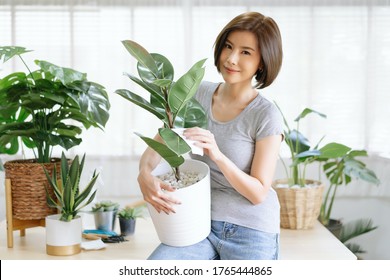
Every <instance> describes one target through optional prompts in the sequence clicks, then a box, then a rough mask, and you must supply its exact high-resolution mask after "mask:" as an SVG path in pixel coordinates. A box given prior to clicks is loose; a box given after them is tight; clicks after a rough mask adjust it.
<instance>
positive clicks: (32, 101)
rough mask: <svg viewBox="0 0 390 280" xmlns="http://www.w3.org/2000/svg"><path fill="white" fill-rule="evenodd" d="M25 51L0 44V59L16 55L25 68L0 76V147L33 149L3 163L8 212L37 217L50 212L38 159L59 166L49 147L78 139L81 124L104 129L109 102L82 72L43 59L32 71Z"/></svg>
mask: <svg viewBox="0 0 390 280" xmlns="http://www.w3.org/2000/svg"><path fill="white" fill-rule="evenodd" d="M27 52H29V50H26V49H25V48H24V47H17V46H7V47H0V60H3V61H4V62H6V61H8V60H10V59H12V58H15V57H17V58H19V59H20V60H21V61H22V62H23V64H24V65H25V66H26V70H27V71H26V72H25V73H24V72H14V73H11V74H9V75H8V76H6V77H3V78H1V79H0V104H1V105H0V108H1V110H0V147H1V148H0V153H7V154H16V153H17V152H18V151H19V150H20V147H21V145H23V146H25V147H26V148H27V149H31V150H32V151H33V153H34V155H35V158H34V159H23V160H12V161H8V162H6V163H4V167H5V175H6V179H8V180H10V182H11V183H10V184H11V189H12V216H13V217H14V218H15V219H18V220H39V219H44V218H45V217H46V215H48V214H52V213H54V212H53V210H52V209H50V208H48V207H47V205H46V202H45V199H44V197H45V190H44V187H43V184H44V182H46V178H45V175H44V173H43V172H42V167H41V164H44V166H45V168H46V169H47V170H48V172H49V173H51V172H53V166H54V164H56V165H57V169H59V168H60V164H59V161H60V160H59V158H52V152H53V148H54V147H55V146H60V147H61V148H63V149H65V150H68V149H70V148H72V147H74V146H77V145H79V144H80V143H81V141H82V139H81V138H79V137H78V136H79V135H80V134H81V133H82V131H83V129H82V127H83V128H84V129H88V128H90V127H98V128H100V129H103V128H104V126H105V125H106V123H107V120H108V118H109V108H110V103H109V99H108V95H107V92H106V91H105V89H104V87H103V86H101V85H100V84H97V83H95V82H91V81H89V80H88V79H87V75H86V74H85V73H81V72H78V71H76V70H73V69H70V68H64V67H59V66H57V65H54V64H52V63H50V62H47V61H43V60H35V64H36V65H37V66H38V67H39V69H37V70H34V71H33V70H32V69H30V67H29V66H27V64H26V62H25V61H24V59H23V57H22V55H23V54H25V53H27ZM49 191H50V190H49ZM51 192H52V191H51ZM28 193H30V194H31V193H32V194H33V196H28V195H26V194H28Z"/></svg>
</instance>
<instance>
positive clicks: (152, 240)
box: [0, 215, 356, 260]
mask: <svg viewBox="0 0 390 280" xmlns="http://www.w3.org/2000/svg"><path fill="white" fill-rule="evenodd" d="M87 216H88V215H87ZM87 218H88V217H87ZM87 228H88V229H89V228H91V227H87ZM115 229H116V230H119V225H118V224H117V225H116V228H115ZM6 233H7V230H6V222H5V221H2V222H1V223H0V259H1V260H11V259H14V260H26V259H27V260H30V259H39V260H45V259H58V260H59V259H68V260H81V259H84V260H93V259H100V260H121V259H122V260H145V259H146V258H147V257H148V256H149V255H150V253H151V252H152V251H153V250H154V248H155V247H156V246H157V245H158V244H159V240H158V237H157V234H156V232H155V230H154V227H153V223H152V221H151V219H150V218H147V219H138V220H137V224H136V230H135V234H134V235H133V236H131V237H127V239H128V241H126V242H122V243H114V244H112V243H111V244H107V247H106V248H104V249H101V250H95V251H85V250H83V251H82V252H81V253H80V254H77V255H73V256H65V257H57V256H50V255H47V254H46V244H45V228H43V227H34V228H29V229H26V235H25V236H24V237H21V236H20V235H19V231H14V232H13V236H14V246H13V248H7V237H6V236H7V234H6ZM280 248H281V251H280V259H281V260H355V259H356V256H355V255H354V254H352V253H351V252H350V251H349V250H348V249H347V248H346V247H345V246H344V245H343V244H342V243H341V242H340V241H339V240H338V239H337V238H335V237H334V236H333V235H332V234H331V233H330V232H329V231H328V230H327V229H326V228H325V227H324V226H322V225H321V224H320V223H319V222H317V223H316V224H315V226H314V228H313V229H309V230H289V229H282V230H281V238H280Z"/></svg>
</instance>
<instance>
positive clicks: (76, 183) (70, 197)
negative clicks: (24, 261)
mask: <svg viewBox="0 0 390 280" xmlns="http://www.w3.org/2000/svg"><path fill="white" fill-rule="evenodd" d="M84 161H85V155H84V156H83V158H82V159H81V161H80V160H79V156H76V157H75V158H74V159H73V160H72V163H71V165H70V167H69V165H68V164H69V161H68V160H67V159H66V157H65V155H64V153H62V157H61V170H58V172H57V168H56V167H54V172H53V174H52V175H50V174H49V172H48V170H46V169H45V168H44V172H45V175H46V178H47V180H48V182H49V185H50V187H51V188H52V189H53V190H54V194H55V195H54V196H51V194H50V192H49V190H48V188H47V187H45V189H46V198H47V203H48V205H49V206H50V207H53V208H55V209H57V210H58V211H59V213H60V214H55V215H49V216H47V217H46V253H47V254H49V255H55V256H67V255H74V254H77V253H80V252H81V240H82V222H81V217H80V216H79V215H78V212H79V211H80V210H81V209H82V208H84V207H85V206H87V205H88V204H89V203H91V202H92V201H93V199H94V198H95V195H96V190H94V184H95V182H96V180H97V178H98V176H99V174H96V171H95V172H94V173H93V175H92V178H91V180H90V181H89V183H88V184H87V185H86V186H85V187H84V188H82V189H81V188H80V177H81V175H82V171H83V167H84Z"/></svg>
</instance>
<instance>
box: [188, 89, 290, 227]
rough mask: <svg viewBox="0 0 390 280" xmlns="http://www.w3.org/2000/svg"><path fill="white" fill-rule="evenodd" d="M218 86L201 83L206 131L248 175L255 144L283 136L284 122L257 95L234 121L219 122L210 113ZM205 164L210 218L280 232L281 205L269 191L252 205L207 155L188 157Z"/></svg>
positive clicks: (199, 91)
mask: <svg viewBox="0 0 390 280" xmlns="http://www.w3.org/2000/svg"><path fill="white" fill-rule="evenodd" d="M218 85H219V84H218V83H211V82H202V84H201V85H200V87H199V89H198V92H197V94H196V99H197V100H198V101H199V102H200V103H201V104H202V106H203V107H204V108H205V110H206V113H207V114H208V118H209V121H208V129H209V130H210V131H211V132H212V133H213V134H214V137H215V140H216V142H217V145H218V147H219V149H220V150H221V152H222V153H223V154H224V155H226V156H227V157H228V158H229V159H230V160H231V161H232V162H234V163H235V164H236V165H237V167H238V168H240V169H241V170H242V171H244V172H245V173H247V174H249V173H250V168H251V165H252V160H253V155H254V151H255V143H256V141H258V140H260V139H262V138H264V137H267V136H271V135H280V134H283V120H282V116H281V114H280V112H279V111H278V109H277V108H276V106H275V105H274V104H273V103H271V102H270V101H269V100H267V99H266V98H264V97H263V96H261V95H260V94H258V96H257V97H256V98H255V99H254V100H253V101H252V102H251V103H250V104H249V105H248V106H247V107H246V108H245V109H244V110H243V111H242V112H241V113H240V114H239V115H238V116H237V117H236V118H234V119H233V120H231V121H228V122H219V121H217V120H215V119H214V118H213V114H212V111H211V104H212V97H213V94H214V92H215V91H216V89H217V88H218ZM191 156H192V158H194V159H198V160H201V161H203V162H205V163H207V164H208V165H209V167H210V172H211V174H210V175H211V176H210V177H211V218H212V220H216V221H225V222H229V223H233V224H237V225H240V226H244V227H248V228H252V229H256V230H260V231H264V232H270V233H279V232H280V216H279V215H280V212H279V211H280V206H279V201H278V198H277V195H276V192H275V191H274V190H273V189H272V188H271V189H270V191H269V192H268V195H267V198H266V199H265V200H264V202H262V203H260V204H258V205H253V204H252V203H251V202H250V201H249V200H247V199H246V198H245V197H243V196H242V195H241V194H239V193H238V192H237V191H236V190H235V189H234V188H233V187H232V186H231V185H230V183H229V182H228V181H227V180H226V178H225V177H224V175H223V174H222V172H221V171H220V170H219V168H218V167H217V165H216V164H215V163H214V162H213V161H211V160H210V158H208V157H207V156H197V155H191Z"/></svg>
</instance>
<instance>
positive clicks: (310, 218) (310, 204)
mask: <svg viewBox="0 0 390 280" xmlns="http://www.w3.org/2000/svg"><path fill="white" fill-rule="evenodd" d="M286 183H287V180H277V181H275V182H274V183H273V188H274V189H275V191H276V193H277V195H278V198H279V203H280V226H281V227H282V228H287V229H310V228H312V227H313V226H314V223H315V221H316V220H317V219H318V216H319V214H320V209H321V203H322V194H323V192H324V185H323V184H322V183H321V182H318V181H311V180H307V181H306V183H307V184H315V185H316V186H315V187H308V188H278V187H276V186H277V185H278V184H286Z"/></svg>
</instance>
